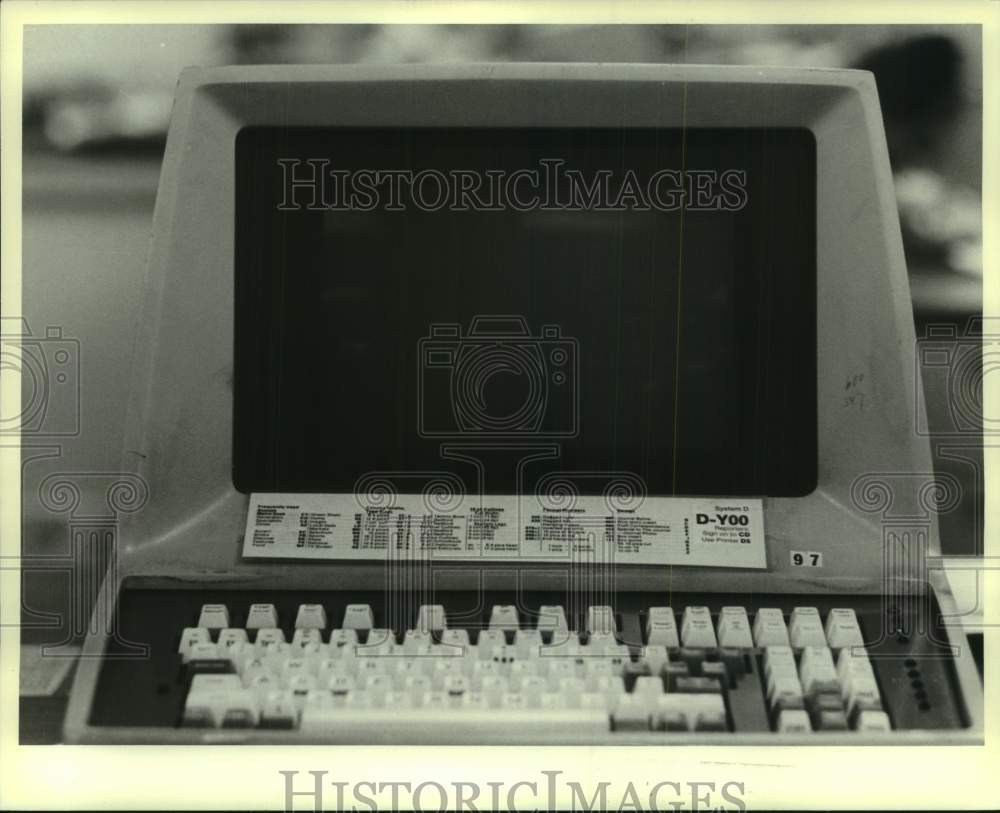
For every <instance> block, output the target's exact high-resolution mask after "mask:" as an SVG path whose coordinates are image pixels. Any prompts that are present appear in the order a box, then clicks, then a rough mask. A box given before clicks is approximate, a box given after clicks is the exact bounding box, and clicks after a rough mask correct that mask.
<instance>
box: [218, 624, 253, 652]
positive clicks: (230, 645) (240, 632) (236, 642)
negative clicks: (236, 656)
mask: <svg viewBox="0 0 1000 813" xmlns="http://www.w3.org/2000/svg"><path fill="white" fill-rule="evenodd" d="M248 642H249V641H248V639H247V631H246V630H244V629H224V630H222V632H220V633H219V640H218V642H217V643H218V645H219V651H220V652H221V651H223V650H225V651H229V652H234V653H235V652H239V650H241V649H242V648H243V647H244V646H246V645H247V643H248Z"/></svg>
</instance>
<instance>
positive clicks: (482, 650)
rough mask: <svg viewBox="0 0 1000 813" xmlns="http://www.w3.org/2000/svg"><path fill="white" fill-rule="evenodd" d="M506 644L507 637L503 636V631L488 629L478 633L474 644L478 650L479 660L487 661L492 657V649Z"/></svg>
mask: <svg viewBox="0 0 1000 813" xmlns="http://www.w3.org/2000/svg"><path fill="white" fill-rule="evenodd" d="M506 643H507V637H506V636H505V635H504V633H503V630H499V629H488V630H480V631H479V639H478V640H477V642H476V647H477V648H478V650H479V657H480V659H481V660H488V659H490V658H492V657H493V647H495V646H500V645H501V644H506Z"/></svg>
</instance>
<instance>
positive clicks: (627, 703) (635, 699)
mask: <svg viewBox="0 0 1000 813" xmlns="http://www.w3.org/2000/svg"><path fill="white" fill-rule="evenodd" d="M655 708H656V698H655V697H654V696H650V697H644V696H642V695H637V694H627V695H625V696H624V697H622V698H621V699H620V700H619V701H618V705H617V706H616V707H615V710H614V712H613V713H612V715H611V719H612V721H613V722H614V726H615V729H616V730H618V731H647V730H649V726H650V717H651V716H652V714H653V711H654V710H655Z"/></svg>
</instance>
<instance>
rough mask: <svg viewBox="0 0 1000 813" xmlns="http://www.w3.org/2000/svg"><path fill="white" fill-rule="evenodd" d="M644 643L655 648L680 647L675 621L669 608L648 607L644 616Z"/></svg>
mask: <svg viewBox="0 0 1000 813" xmlns="http://www.w3.org/2000/svg"><path fill="white" fill-rule="evenodd" d="M646 642H647V643H648V644H652V645H655V646H680V640H679V639H678V637H677V621H676V620H675V619H674V611H673V610H672V609H671V608H670V607H650V608H649V615H647V616H646Z"/></svg>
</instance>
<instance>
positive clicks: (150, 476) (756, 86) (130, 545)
mask: <svg viewBox="0 0 1000 813" xmlns="http://www.w3.org/2000/svg"><path fill="white" fill-rule="evenodd" d="M623 122H624V123H627V124H629V125H630V126H664V127H670V126H682V125H685V124H686V125H688V126H692V127H712V126H730V127H754V126H781V127H805V128H808V129H810V130H811V131H812V132H813V135H814V136H815V138H816V144H817V173H818V182H817V220H818V223H817V366H818V370H819V373H818V381H817V409H818V415H817V421H818V444H819V447H818V458H819V460H818V478H817V480H818V482H817V487H816V489H815V490H814V491H813V492H812V493H811V494H809V495H807V496H805V497H790V498H766V499H765V500H764V512H765V531H766V537H767V539H766V544H767V563H768V567H767V569H766V570H759V571H748V570H737V569H730V568H679V569H677V568H673V569H671V568H666V567H662V568H648V567H644V568H639V567H627V566H626V567H620V568H618V569H617V570H618V571H620V572H618V573H617V574H616V583H617V584H618V586H619V589H631V588H635V589H651V588H652V589H656V588H657V587H660V586H663V585H664V584H666V583H667V581H668V580H669V582H670V583H671V584H672V586H673V589H691V590H719V591H733V590H735V591H754V592H766V591H771V590H774V591H783V592H810V591H815V590H823V591H847V592H878V591H880V590H884V589H885V585H886V579H888V578H894V579H900V580H901V581H902V582H903V583H906V584H909V585H912V586H914V587H915V589H920V588H921V586H922V585H921V581H920V577H919V574H917V572H916V569H915V567H914V566H913V565H912V561H916V559H914V557H912V556H911V555H909V554H912V553H913V552H914V551H915V550H916V551H920V552H931V553H933V552H937V551H939V545H938V538H937V537H938V534H937V520H936V514H935V512H934V510H933V505H931V504H929V503H928V501H927V500H928V498H927V490H928V488H929V487H933V484H934V479H933V469H932V467H931V464H930V454H929V445H928V441H927V438H926V437H921V436H919V435H918V434H917V432H916V431H915V426H916V422H915V420H916V419H915V415H916V403H915V398H916V397H919V396H918V395H916V394H917V393H919V382H918V379H917V375H918V371H917V370H916V366H915V363H914V360H913V358H914V357H913V348H914V346H915V337H914V333H913V321H912V314H911V311H910V300H909V287H908V282H907V277H906V269H905V264H904V259H903V252H902V244H901V239H900V232H899V224H898V216H897V212H896V204H895V199H894V196H893V188H892V176H891V172H890V167H889V161H888V155H887V151H886V146H885V137H884V132H883V128H882V120H881V113H880V110H879V106H878V98H877V93H876V90H875V86H874V81H873V79H872V77H871V75H870V74H867V73H864V72H858V71H843V70H803V69H785V68H781V69H779V68H756V67H755V68H747V67H714V66H675V65H607V64H604V65H590V64H563V65H559V64H503V65H421V66H371V65H360V66H359V65H355V66H294V67H292V66H281V67H273V66H267V67H236V68H213V69H191V70H188V71H185V72H184V74H183V75H182V77H181V81H180V83H179V87H178V93H177V98H176V101H175V106H174V112H173V117H172V123H171V128H170V133H169V137H168V142H167V148H166V154H165V158H164V165H163V170H162V175H161V183H160V189H159V193H158V196H157V204H156V212H155V216H154V228H153V240H152V248H151V254H150V261H149V266H148V272H147V274H148V276H147V280H146V300H145V305H144V312H143V319H142V322H141V329H140V336H139V340H138V342H137V345H136V355H135V363H134V367H133V372H132V389H131V392H132V400H131V403H130V406H129V418H128V423H127V427H126V438H127V439H126V445H125V451H124V458H123V467H124V470H125V471H129V472H134V473H136V474H138V475H140V476H141V477H143V478H144V479H145V480H146V481H147V483H148V486H149V491H150V501H149V503H148V504H147V505H146V507H145V508H144V509H143V510H142V511H141V512H139V513H137V514H135V515H134V516H128V517H124V518H122V521H121V525H120V539H121V541H122V543H123V545H122V550H123V551H124V552H125V554H126V556H125V559H124V561H125V564H126V571H127V572H130V573H145V574H149V575H158V576H162V575H174V574H176V575H179V576H182V577H183V576H184V575H186V574H191V573H201V574H205V573H214V574H225V576H226V577H227V578H233V579H236V580H239V581H246V580H249V581H256V580H263V579H267V580H269V581H270V582H278V583H287V584H288V586H290V587H292V586H307V585H318V584H323V585H326V584H328V583H329V580H330V579H331V578H338V577H341V576H343V577H345V578H347V580H348V581H346V582H345V583H349V584H354V585H360V584H368V585H373V586H374V585H378V584H379V583H381V581H382V579H383V575H384V574H383V569H384V563H381V564H380V563H379V562H371V563H357V562H355V563H346V562H338V561H332V562H329V563H327V562H322V563H320V562H316V561H310V562H308V563H307V564H306V565H305V566H304V565H303V564H302V563H292V562H265V561H260V560H247V559H244V558H243V557H242V556H241V549H242V538H243V530H244V524H245V521H246V507H247V501H248V498H247V496H246V495H245V494H242V493H240V492H239V491H237V490H236V489H235V488H234V486H233V483H232V477H231V449H230V444H231V434H232V432H231V428H232V427H231V416H232V373H233V369H232V361H233V359H232V355H233V354H232V318H233V314H232V310H233V309H232V286H233V241H234V228H233V221H234V201H233V188H234V178H233V168H234V149H233V145H234V141H235V136H236V133H237V132H239V130H240V129H242V128H243V127H245V126H248V125H263V126H268V125H272V126H273V125H279V124H282V125H291V126H308V125H314V126H362V125H363V126H393V125H409V126H463V125H476V126H512V125H515V126H516V125H523V126H546V125H548V126H588V125H590V126H613V125H618V124H621V123H623ZM194 292H197V295H195V293H194ZM859 379H861V380H863V381H864V382H866V385H865V393H866V395H867V396H868V397H867V399H866V401H865V406H864V407H859V406H858V405H857V401H856V400H855V401H851V402H849V401H848V400H847V399H845V396H844V390H845V384H846V382H848V381H851V380H854V381H857V380H859ZM929 484H930V485H929ZM916 546H919V548H918V547H916ZM900 549H901V550H904V551H907V552H909V553H908V555H906V556H901V555H898V551H899V550H900ZM795 550H809V551H818V552H821V553H823V556H824V567H823V569H822V570H810V571H803V570H802V569H801V568H797V567H795V566H793V565H792V563H791V553H792V552H793V551H795ZM917 558H918V559H922V556H920V557H917ZM904 560H905V561H904ZM456 567H460V566H457V565H455V564H453V563H448V564H442V565H441V566H440V569H441V570H443V571H446V570H449V569H455V568H456ZM482 567H489V568H496V569H500V570H504V571H512V572H514V571H516V570H517V569H518V567H517V565H516V563H514V564H511V563H498V564H496V565H493V564H490V565H482ZM530 567H531V568H532V570H533V571H537V573H538V575H539V576H543V575H544V574H545V573H546V572H547V571H549V570H551V571H552V577H553V578H557V572H556V571H557V568H548V567H547V566H545V565H538V564H533V565H531V566H530ZM920 572H921V573H922V572H923V571H922V570H921V571H920ZM456 585H457V586H461V580H458V582H456Z"/></svg>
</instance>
